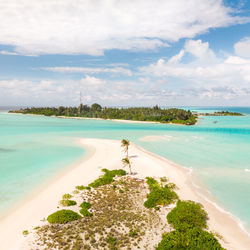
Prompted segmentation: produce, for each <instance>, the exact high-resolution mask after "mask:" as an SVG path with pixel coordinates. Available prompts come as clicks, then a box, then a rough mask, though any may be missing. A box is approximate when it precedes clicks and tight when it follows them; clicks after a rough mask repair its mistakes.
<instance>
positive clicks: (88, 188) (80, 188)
mask: <svg viewBox="0 0 250 250" xmlns="http://www.w3.org/2000/svg"><path fill="white" fill-rule="evenodd" d="M76 189H77V190H84V189H87V190H90V189H91V188H90V187H88V186H83V185H82V186H76Z"/></svg>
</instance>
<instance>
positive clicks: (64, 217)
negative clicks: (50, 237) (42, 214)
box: [47, 209, 81, 224]
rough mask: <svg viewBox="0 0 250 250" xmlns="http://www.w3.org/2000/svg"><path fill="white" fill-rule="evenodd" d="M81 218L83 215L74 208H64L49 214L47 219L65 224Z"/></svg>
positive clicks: (50, 221)
mask: <svg viewBox="0 0 250 250" xmlns="http://www.w3.org/2000/svg"><path fill="white" fill-rule="evenodd" d="M80 218H81V216H80V215H79V214H78V213H76V212H74V211H72V210H66V209H62V210H59V211H57V212H55V213H53V214H51V215H49V216H48V218H47V221H48V222H49V223H59V224H65V223H68V222H70V221H74V220H78V219H80Z"/></svg>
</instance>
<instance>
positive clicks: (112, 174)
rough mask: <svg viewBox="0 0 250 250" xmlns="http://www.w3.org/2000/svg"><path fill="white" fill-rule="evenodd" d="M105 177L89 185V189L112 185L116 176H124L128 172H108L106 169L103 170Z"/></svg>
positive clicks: (120, 170) (118, 170)
mask: <svg viewBox="0 0 250 250" xmlns="http://www.w3.org/2000/svg"><path fill="white" fill-rule="evenodd" d="M102 172H104V175H103V176H101V177H99V178H98V179H96V180H95V181H93V182H92V183H90V184H89V187H92V188H97V187H100V186H103V185H107V184H110V183H111V182H113V180H114V177H115V176H124V175H126V171H125V170H122V169H116V170H108V169H106V168H104V169H102Z"/></svg>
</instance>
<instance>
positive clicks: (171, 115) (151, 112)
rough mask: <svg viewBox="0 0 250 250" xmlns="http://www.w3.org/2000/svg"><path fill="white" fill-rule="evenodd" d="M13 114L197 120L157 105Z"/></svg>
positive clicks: (185, 112) (40, 109)
mask: <svg viewBox="0 0 250 250" xmlns="http://www.w3.org/2000/svg"><path fill="white" fill-rule="evenodd" d="M11 112H15V113H23V114H36V115H45V116H67V117H88V118H101V119H121V120H134V121H153V122H162V123H178V124H185V125H193V124H195V123H196V120H197V115H195V114H193V113H192V112H191V111H190V110H184V109H178V108H168V109H163V108H160V107H159V106H157V105H156V106H154V107H130V108H110V107H102V106H101V105H100V104H98V103H94V104H92V105H91V106H88V105H86V104H85V105H83V104H81V105H80V106H79V107H64V106H60V107H58V108H55V107H32V108H25V109H21V110H16V111H11Z"/></svg>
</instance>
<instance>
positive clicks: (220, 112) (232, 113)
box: [199, 111, 244, 116]
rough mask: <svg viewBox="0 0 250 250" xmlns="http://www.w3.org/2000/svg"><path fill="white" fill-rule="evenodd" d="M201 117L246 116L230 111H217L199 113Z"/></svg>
mask: <svg viewBox="0 0 250 250" xmlns="http://www.w3.org/2000/svg"><path fill="white" fill-rule="evenodd" d="M199 115H203V116H244V115H243V114H241V113H238V112H230V111H215V112H214V113H199Z"/></svg>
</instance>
